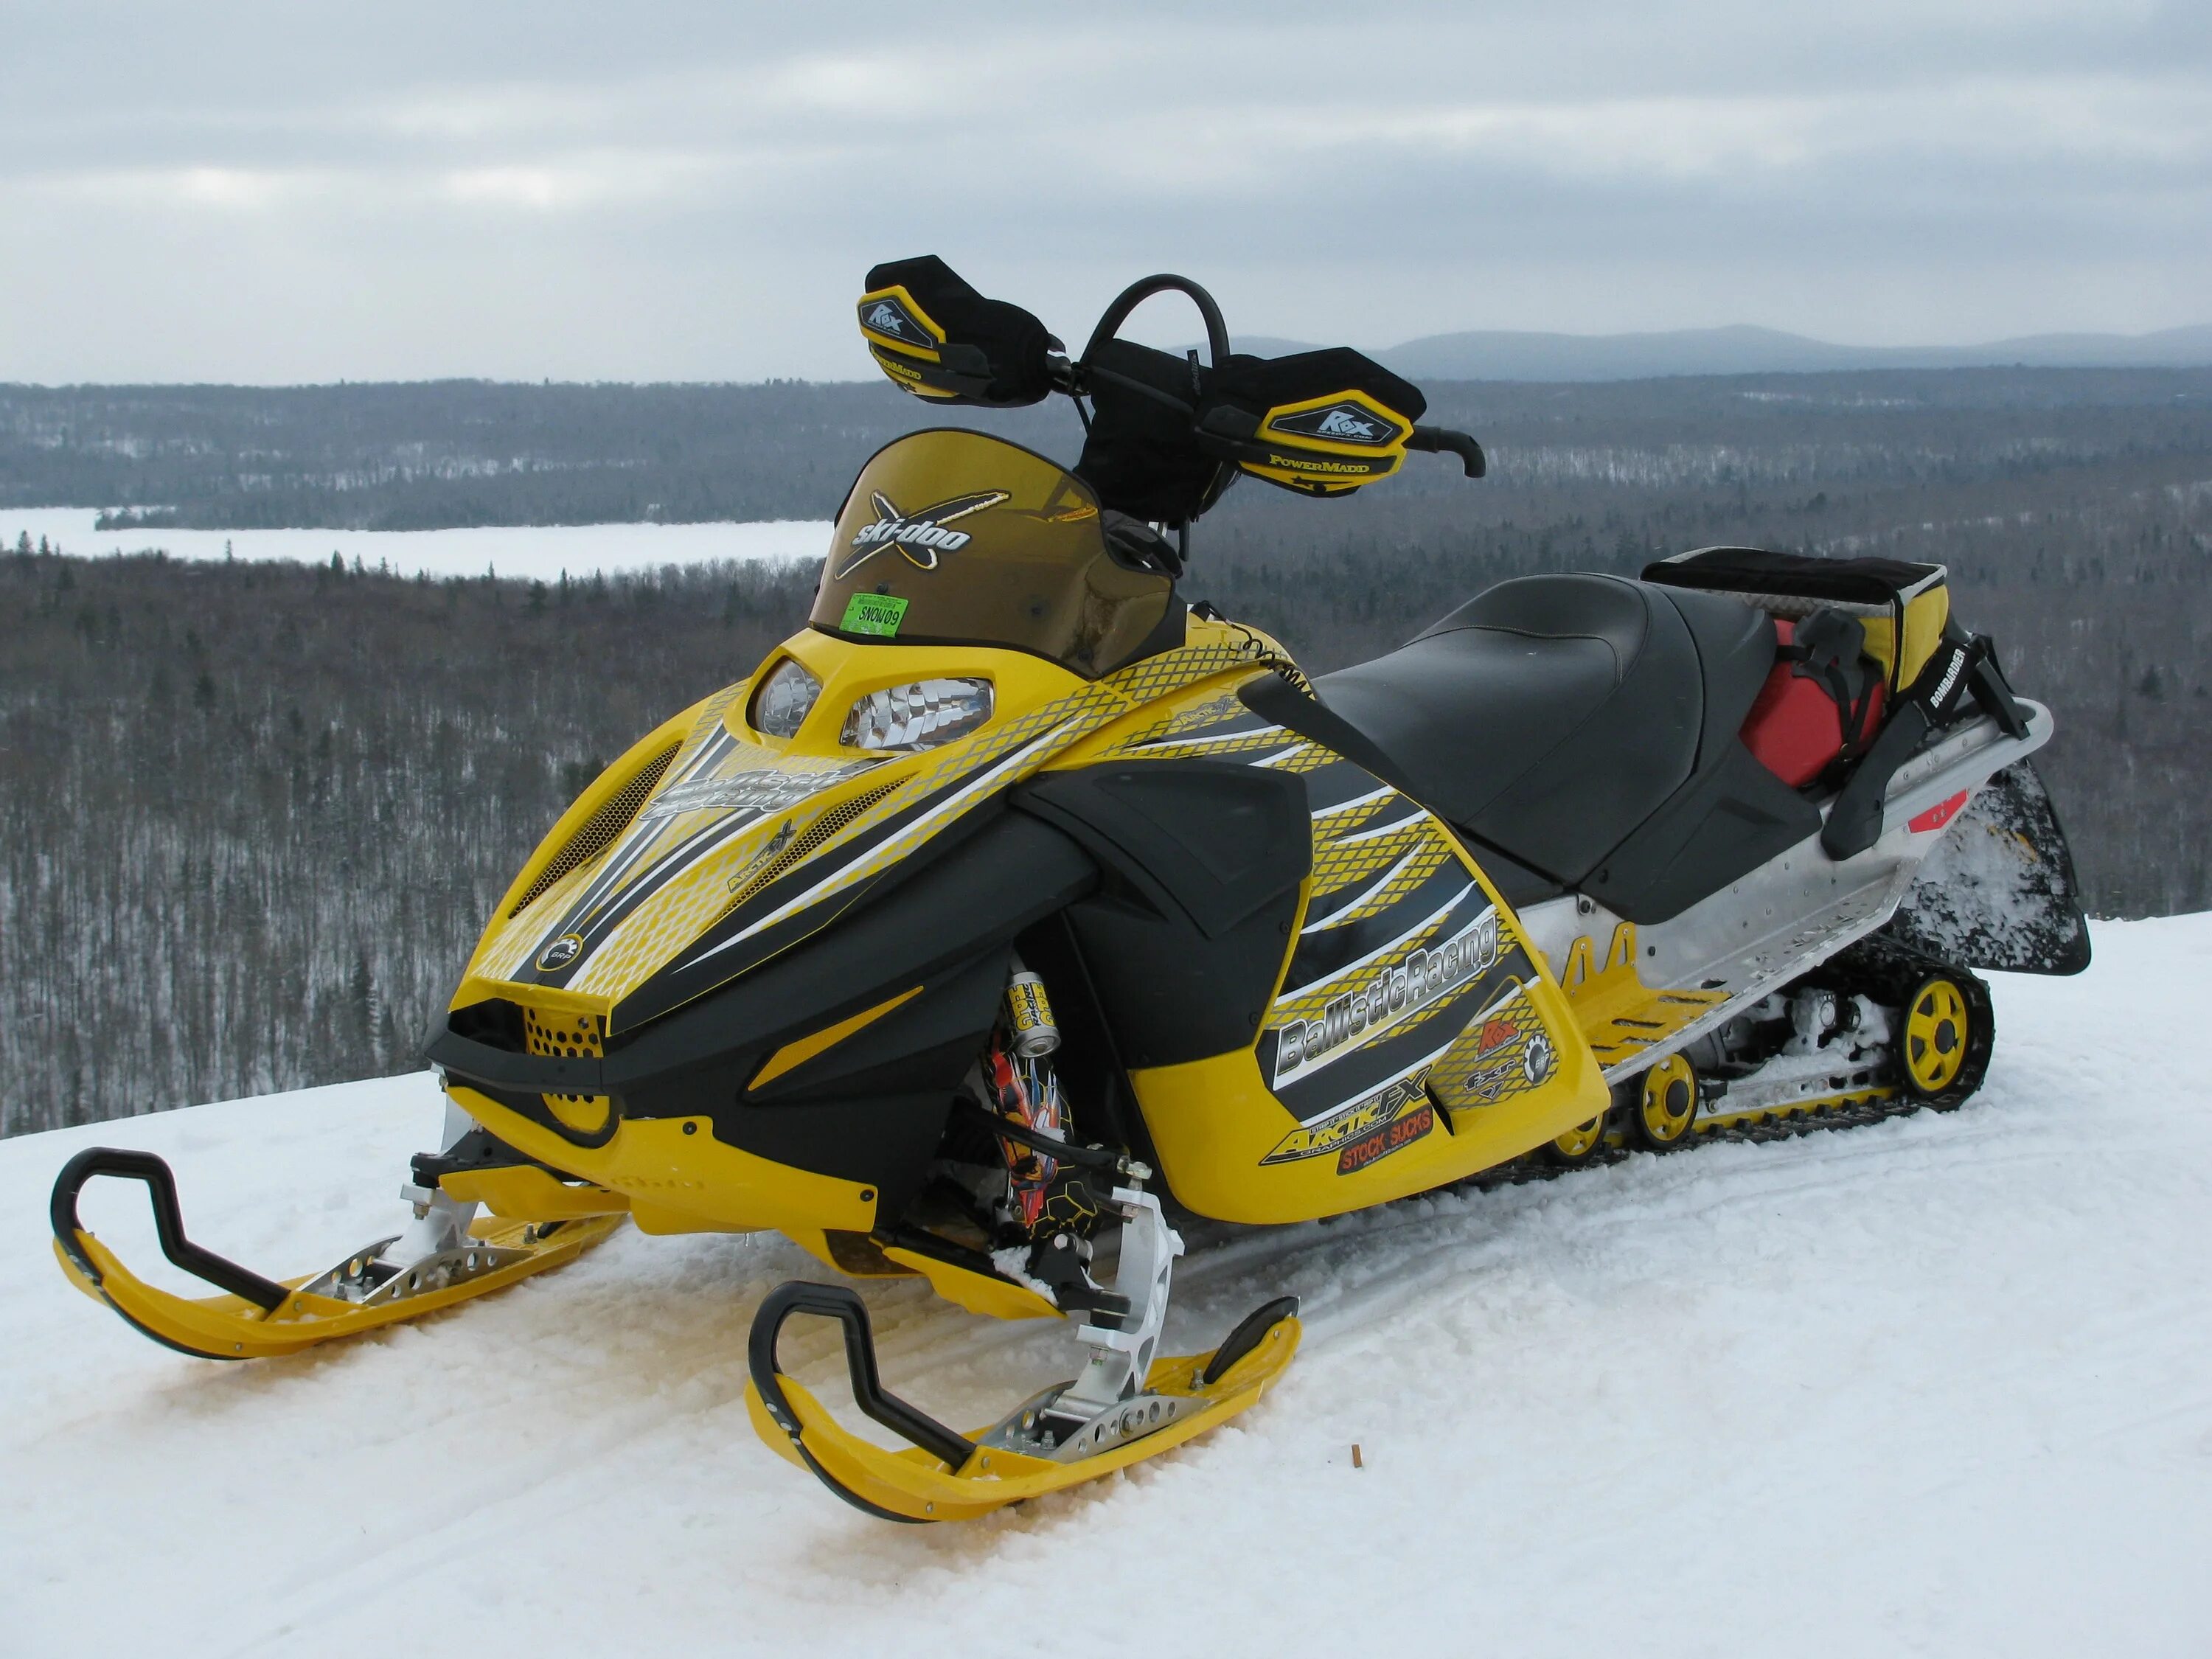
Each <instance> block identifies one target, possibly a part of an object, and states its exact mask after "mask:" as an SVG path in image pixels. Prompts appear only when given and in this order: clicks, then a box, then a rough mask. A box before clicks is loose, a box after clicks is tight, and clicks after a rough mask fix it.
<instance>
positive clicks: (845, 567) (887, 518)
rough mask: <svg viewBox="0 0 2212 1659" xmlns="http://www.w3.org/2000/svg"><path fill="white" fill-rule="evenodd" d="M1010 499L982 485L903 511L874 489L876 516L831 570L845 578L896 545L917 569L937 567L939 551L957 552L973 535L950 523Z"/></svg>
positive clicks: (872, 501) (870, 497)
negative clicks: (950, 527)
mask: <svg viewBox="0 0 2212 1659" xmlns="http://www.w3.org/2000/svg"><path fill="white" fill-rule="evenodd" d="M1008 499H1010V498H1009V497H1008V495H1007V494H1006V491H1005V490H1003V489H981V490H977V491H975V493H974V494H972V495H955V496H953V497H952V498H951V500H949V501H939V502H938V503H937V505H936V506H934V507H924V508H922V509H921V512H919V513H903V512H901V511H900V510H899V507H898V506H897V504H896V502H894V501H892V500H891V498H890V496H888V495H884V493H883V492H882V491H881V490H879V489H878V490H872V491H871V492H869V495H868V501H869V504H870V505H871V506H872V507H874V508H875V509H876V520H875V522H874V523H873V524H866V525H862V526H860V529H858V530H856V531H854V532H853V545H852V550H850V552H848V555H847V556H846V558H845V562H843V563H842V565H840V566H839V567H838V568H836V569H835V570H833V571H831V572H830V573H829V574H830V579H831V580H834V581H842V580H844V579H845V578H846V577H848V576H849V575H851V574H853V573H854V571H856V570H858V569H859V568H860V567H861V566H862V565H864V564H866V563H867V562H868V561H869V560H870V559H872V558H874V557H875V556H876V555H877V554H878V553H881V552H884V550H887V549H892V548H896V550H898V551H899V552H900V553H902V554H903V555H904V556H905V557H906V561H907V562H908V563H909V564H911V565H912V566H914V568H915V569H917V570H934V569H936V568H937V561H938V556H939V554H943V553H957V552H958V551H959V550H961V549H962V548H963V547H965V546H967V545H968V544H969V540H971V539H972V538H971V537H970V536H969V532H967V531H964V530H948V529H947V528H945V526H947V525H950V524H951V523H952V522H953V520H956V519H964V518H967V517H969V515H970V514H972V513H981V512H983V511H984V510H986V509H987V508H989V507H996V506H997V505H998V504H999V503H1000V501H1006V500H1008Z"/></svg>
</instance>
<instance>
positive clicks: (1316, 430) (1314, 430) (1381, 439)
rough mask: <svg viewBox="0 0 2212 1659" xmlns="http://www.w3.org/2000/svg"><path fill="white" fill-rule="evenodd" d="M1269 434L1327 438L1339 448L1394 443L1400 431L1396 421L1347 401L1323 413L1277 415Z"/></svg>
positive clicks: (1268, 427) (1271, 422) (1271, 423)
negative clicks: (1349, 445)
mask: <svg viewBox="0 0 2212 1659" xmlns="http://www.w3.org/2000/svg"><path fill="white" fill-rule="evenodd" d="M1267 430H1268V431H1270V432H1280V433H1284V434H1285V435H1289V436H1291V437H1295V438H1327V439H1329V440H1330V441H1333V442H1335V443H1340V444H1372V445H1375V446H1376V447H1378V448H1379V447H1382V446H1383V445H1384V444H1388V443H1392V442H1395V441H1396V440H1397V438H1398V437H1399V435H1400V434H1401V432H1402V431H1403V428H1401V427H1400V426H1399V425H1398V423H1397V422H1395V421H1392V420H1389V419H1387V418H1385V417H1384V416H1381V415H1378V414H1376V412H1375V411H1374V410H1371V409H1367V408H1364V407H1363V406H1362V405H1360V404H1355V403H1352V402H1350V401H1346V402H1344V403H1336V404H1329V405H1328V407H1327V408H1324V409H1302V410H1298V411H1297V413H1296V414H1295V415H1278V416H1275V417H1274V418H1273V420H1271V421H1269V422H1267Z"/></svg>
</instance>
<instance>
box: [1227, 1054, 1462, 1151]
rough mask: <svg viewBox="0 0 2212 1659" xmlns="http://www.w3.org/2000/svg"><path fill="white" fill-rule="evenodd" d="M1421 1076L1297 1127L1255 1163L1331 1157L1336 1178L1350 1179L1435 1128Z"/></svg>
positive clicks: (1389, 1085) (1424, 1077)
mask: <svg viewBox="0 0 2212 1659" xmlns="http://www.w3.org/2000/svg"><path fill="white" fill-rule="evenodd" d="M1427 1077H1428V1073H1427V1071H1426V1069H1425V1068H1424V1069H1423V1070H1422V1071H1421V1072H1420V1073H1418V1074H1416V1075H1414V1076H1413V1077H1402V1078H1400V1079H1397V1080H1396V1081H1395V1082H1392V1083H1387V1084H1385V1085H1383V1087H1381V1088H1380V1089H1377V1090H1376V1091H1375V1092H1374V1093H1373V1094H1371V1095H1368V1096H1366V1097H1364V1098H1362V1099H1359V1100H1355V1101H1353V1102H1352V1104H1351V1105H1349V1106H1346V1107H1344V1108H1342V1109H1340V1110H1338V1111H1334V1112H1331V1113H1330V1114H1329V1115H1328V1116H1327V1117H1325V1118H1322V1119H1321V1120H1319V1121H1316V1122H1313V1123H1303V1124H1300V1125H1299V1126H1298V1127H1297V1128H1295V1129H1293V1130H1291V1132H1290V1133H1288V1134H1286V1135H1285V1136H1284V1137H1283V1138H1282V1139H1280V1140H1279V1141H1277V1142H1276V1143H1275V1148H1274V1150H1273V1152H1269V1153H1268V1154H1267V1157H1265V1158H1261V1160H1260V1162H1261V1164H1262V1165H1266V1164H1295V1163H1297V1162H1298V1161H1299V1160H1300V1159H1302V1158H1327V1157H1328V1156H1329V1155H1330V1154H1331V1153H1334V1154H1336V1156H1337V1164H1336V1172H1337V1174H1339V1175H1350V1174H1352V1173H1353V1172H1354V1171H1355V1170H1364V1169H1365V1168H1366V1167H1367V1166H1368V1165H1369V1164H1372V1163H1374V1162H1375V1160H1376V1158H1387V1157H1389V1155H1390V1154H1391V1153H1392V1152H1397V1151H1399V1150H1400V1149H1401V1148H1402V1147H1406V1146H1411V1145H1413V1142H1415V1141H1417V1140H1419V1139H1420V1138H1421V1137H1422V1136H1423V1135H1425V1134H1426V1133H1429V1131H1430V1130H1431V1129H1433V1128H1434V1127H1436V1110H1435V1109H1434V1108H1433V1107H1432V1106H1431V1104H1430V1103H1429V1096H1428V1091H1427V1090H1426V1089H1425V1087H1424V1086H1423V1085H1424V1084H1425V1081H1426V1080H1427Z"/></svg>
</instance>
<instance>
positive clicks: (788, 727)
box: [751, 657, 822, 738]
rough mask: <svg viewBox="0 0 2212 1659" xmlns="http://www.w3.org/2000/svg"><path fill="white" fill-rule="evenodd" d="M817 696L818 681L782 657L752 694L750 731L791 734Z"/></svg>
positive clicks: (774, 736)
mask: <svg viewBox="0 0 2212 1659" xmlns="http://www.w3.org/2000/svg"><path fill="white" fill-rule="evenodd" d="M821 695H822V682H821V681H820V680H817V679H816V678H814V676H813V675H811V674H810V673H808V672H807V671H805V669H804V668H801V667H800V666H799V665H798V664H797V663H795V662H793V660H792V659H790V658H788V657H786V658H785V659H783V660H782V661H781V662H780V663H778V664H776V665H775V669H774V670H773V671H771V672H770V673H769V677H768V678H766V679H764V680H763V681H762V682H761V683H760V686H759V689H758V690H756V691H755V692H754V693H753V707H752V715H751V719H752V723H753V730H754V731H756V732H766V733H768V735H769V737H771V738H787V737H790V736H792V735H793V733H794V732H797V731H798V730H799V726H800V725H801V724H802V723H803V722H804V721H805V719H806V716H807V714H808V713H809V711H811V709H812V708H813V707H814V700H815V699H816V698H817V697H819V696H821Z"/></svg>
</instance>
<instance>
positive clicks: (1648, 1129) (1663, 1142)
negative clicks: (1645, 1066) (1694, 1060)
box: [1636, 1054, 1698, 1146]
mask: <svg viewBox="0 0 2212 1659" xmlns="http://www.w3.org/2000/svg"><path fill="white" fill-rule="evenodd" d="M1636 1111H1637V1123H1638V1127H1640V1128H1641V1129H1642V1130H1643V1131H1644V1139H1647V1140H1649V1141H1650V1142H1651V1144H1652V1145H1653V1146H1673V1145H1674V1143H1675V1142H1676V1141H1678V1140H1680V1139H1682V1138H1683V1137H1684V1136H1685V1135H1686V1134H1688V1133H1690V1125H1691V1123H1692V1121H1695V1120H1696V1118H1697V1115H1698V1079H1697V1077H1696V1074H1695V1073H1692V1071H1691V1070H1690V1062H1689V1061H1688V1060H1685V1059H1683V1058H1682V1056H1681V1055H1680V1054H1669V1055H1668V1057H1667V1058H1666V1059H1664V1060H1661V1061H1660V1062H1659V1063H1658V1064H1657V1065H1656V1066H1653V1067H1652V1068H1651V1069H1650V1071H1648V1072H1646V1073H1644V1093H1643V1096H1642V1097H1641V1098H1640V1099H1639V1100H1638V1102H1637V1107H1636Z"/></svg>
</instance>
